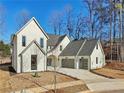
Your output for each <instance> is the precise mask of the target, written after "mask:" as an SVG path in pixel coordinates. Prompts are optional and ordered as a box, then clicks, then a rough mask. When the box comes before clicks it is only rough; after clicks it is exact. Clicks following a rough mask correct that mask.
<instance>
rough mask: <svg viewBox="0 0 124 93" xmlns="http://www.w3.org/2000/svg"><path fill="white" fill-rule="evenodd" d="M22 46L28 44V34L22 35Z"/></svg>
mask: <svg viewBox="0 0 124 93" xmlns="http://www.w3.org/2000/svg"><path fill="white" fill-rule="evenodd" d="M22 46H26V36H22Z"/></svg>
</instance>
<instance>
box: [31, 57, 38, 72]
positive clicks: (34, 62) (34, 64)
mask: <svg viewBox="0 0 124 93" xmlns="http://www.w3.org/2000/svg"><path fill="white" fill-rule="evenodd" d="M31 70H37V55H31Z"/></svg>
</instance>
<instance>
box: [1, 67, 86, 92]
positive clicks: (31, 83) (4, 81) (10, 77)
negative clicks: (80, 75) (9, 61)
mask: <svg viewBox="0 0 124 93" xmlns="http://www.w3.org/2000/svg"><path fill="white" fill-rule="evenodd" d="M33 75H34V73H21V74H16V73H14V72H12V71H11V70H10V69H9V68H8V66H6V67H5V66H4V67H0V93H9V92H11V91H19V90H22V89H30V88H37V87H42V86H47V85H51V84H53V83H54V74H53V72H39V73H38V76H39V77H34V76H33ZM56 81H57V84H58V83H59V84H60V83H65V82H67V83H68V82H72V81H78V79H75V78H73V77H70V76H66V75H63V74H60V73H57V74H56ZM63 89H64V92H63V93H75V92H79V91H84V90H88V88H87V86H86V85H85V83H84V82H83V81H82V84H79V85H75V86H68V87H67V88H62V89H59V90H61V91H63ZM75 89H77V90H75ZM50 93H51V92H50ZM58 93H59V92H58Z"/></svg>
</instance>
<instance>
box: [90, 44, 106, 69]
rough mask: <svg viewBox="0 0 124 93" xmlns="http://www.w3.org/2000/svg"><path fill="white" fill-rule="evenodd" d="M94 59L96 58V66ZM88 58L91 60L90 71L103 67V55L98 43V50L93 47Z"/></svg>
mask: <svg viewBox="0 0 124 93" xmlns="http://www.w3.org/2000/svg"><path fill="white" fill-rule="evenodd" d="M96 57H98V64H96ZM90 58H91V63H90V64H91V67H90V69H96V68H101V67H103V66H104V65H105V55H104V53H103V51H102V47H101V44H100V43H99V42H98V49H96V46H95V48H94V50H93V52H92V54H91V56H90Z"/></svg>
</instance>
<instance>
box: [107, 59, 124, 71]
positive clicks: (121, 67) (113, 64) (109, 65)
mask: <svg viewBox="0 0 124 93" xmlns="http://www.w3.org/2000/svg"><path fill="white" fill-rule="evenodd" d="M106 63H107V64H106V66H105V68H111V69H116V70H123V71H124V62H118V61H114V60H113V61H112V62H110V60H107V61H106Z"/></svg>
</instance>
